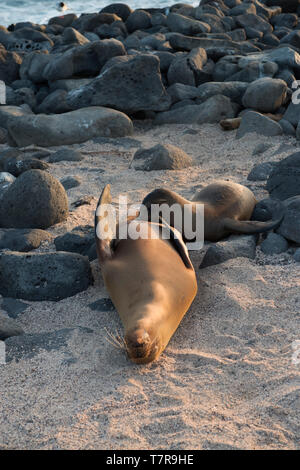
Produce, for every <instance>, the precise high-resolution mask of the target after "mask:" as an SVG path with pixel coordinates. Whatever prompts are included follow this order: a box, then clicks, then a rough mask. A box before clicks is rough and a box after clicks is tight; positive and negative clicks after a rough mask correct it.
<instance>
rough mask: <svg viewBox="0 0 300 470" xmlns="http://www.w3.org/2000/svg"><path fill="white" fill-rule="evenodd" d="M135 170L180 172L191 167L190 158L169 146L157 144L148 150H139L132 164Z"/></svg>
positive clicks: (176, 148)
mask: <svg viewBox="0 0 300 470" xmlns="http://www.w3.org/2000/svg"><path fill="white" fill-rule="evenodd" d="M132 165H133V167H134V168H135V169H136V170H143V171H152V170H181V169H182V168H187V167H189V166H192V165H193V160H192V158H191V157H190V156H189V155H187V154H186V153H185V152H184V151H183V150H181V149H180V148H178V147H175V146H174V145H170V144H158V145H155V146H154V147H151V148H150V149H140V150H137V152H136V153H135V154H134V159H133V162H132Z"/></svg>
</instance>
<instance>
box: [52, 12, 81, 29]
mask: <svg viewBox="0 0 300 470" xmlns="http://www.w3.org/2000/svg"><path fill="white" fill-rule="evenodd" d="M75 20H77V16H76V15H75V14H74V13H68V14H66V15H63V16H54V17H53V18H50V20H49V21H48V24H49V25H59V26H62V27H63V28H67V27H68V26H71V24H72V23H73V22H74V21H75Z"/></svg>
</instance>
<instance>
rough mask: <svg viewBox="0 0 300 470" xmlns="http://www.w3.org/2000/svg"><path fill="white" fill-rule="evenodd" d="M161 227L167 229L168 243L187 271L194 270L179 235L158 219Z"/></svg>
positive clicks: (174, 229) (162, 220) (161, 219)
mask: <svg viewBox="0 0 300 470" xmlns="http://www.w3.org/2000/svg"><path fill="white" fill-rule="evenodd" d="M159 220H160V223H161V225H162V226H164V227H165V228H167V229H168V231H169V233H170V243H171V245H172V246H173V247H174V248H175V250H176V251H177V253H178V254H179V255H180V257H181V259H182V261H183V262H184V264H185V266H186V267H187V268H188V269H194V267H193V265H192V262H191V260H190V257H189V252H188V250H187V247H186V245H185V243H184V241H183V239H182V236H181V233H180V232H179V231H178V230H176V228H173V227H171V226H170V225H169V224H168V223H167V222H166V221H165V220H164V219H163V218H162V217H160V218H159Z"/></svg>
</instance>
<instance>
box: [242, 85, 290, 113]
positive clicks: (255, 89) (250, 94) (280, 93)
mask: <svg viewBox="0 0 300 470" xmlns="http://www.w3.org/2000/svg"><path fill="white" fill-rule="evenodd" d="M286 95H287V85H286V83H285V82H284V81H283V80H278V79H273V78H267V77H265V78H260V79H258V80H255V81H254V82H253V83H251V84H250V85H249V86H248V88H247V90H246V92H245V94H244V96H243V105H244V107H245V108H253V109H255V110H257V111H261V112H265V113H273V112H275V111H276V110H277V109H278V108H280V106H281V105H282V104H283V103H284V102H285V100H286Z"/></svg>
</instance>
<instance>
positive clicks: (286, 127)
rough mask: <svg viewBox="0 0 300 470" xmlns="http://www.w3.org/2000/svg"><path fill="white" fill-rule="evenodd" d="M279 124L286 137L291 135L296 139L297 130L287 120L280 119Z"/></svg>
mask: <svg viewBox="0 0 300 470" xmlns="http://www.w3.org/2000/svg"><path fill="white" fill-rule="evenodd" d="M278 124H280V126H281V128H282V130H283V133H284V134H285V135H291V136H293V137H296V130H295V128H294V126H293V125H292V124H291V123H290V122H289V121H286V120H285V119H280V121H278Z"/></svg>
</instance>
